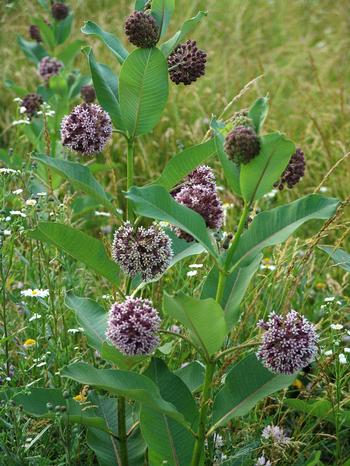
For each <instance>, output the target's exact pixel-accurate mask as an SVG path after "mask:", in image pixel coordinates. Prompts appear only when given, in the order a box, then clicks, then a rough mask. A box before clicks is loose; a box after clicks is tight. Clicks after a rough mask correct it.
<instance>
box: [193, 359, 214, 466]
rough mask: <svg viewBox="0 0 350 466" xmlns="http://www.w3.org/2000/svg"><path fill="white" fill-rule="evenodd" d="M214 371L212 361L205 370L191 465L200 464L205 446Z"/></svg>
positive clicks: (196, 465)
mask: <svg viewBox="0 0 350 466" xmlns="http://www.w3.org/2000/svg"><path fill="white" fill-rule="evenodd" d="M214 373H215V362H213V361H210V362H208V363H207V367H206V371H205V381H204V388H203V393H202V397H201V408H200V413H199V426H198V434H197V440H196V443H195V445H194V449H193V456H192V462H191V466H198V465H199V462H200V459H201V454H202V452H203V448H204V441H205V425H206V419H207V412H208V406H209V403H210V395H211V386H212V382H213V377H214Z"/></svg>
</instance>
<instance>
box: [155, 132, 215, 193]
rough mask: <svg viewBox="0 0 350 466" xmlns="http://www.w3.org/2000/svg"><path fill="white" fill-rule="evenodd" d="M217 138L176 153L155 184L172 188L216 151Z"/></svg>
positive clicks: (168, 188)
mask: <svg viewBox="0 0 350 466" xmlns="http://www.w3.org/2000/svg"><path fill="white" fill-rule="evenodd" d="M215 143H216V139H215V138H214V139H210V140H209V141H207V142H204V143H203V144H198V145H197V146H193V147H189V148H187V149H185V150H184V151H182V152H180V153H179V154H176V155H175V156H174V157H173V158H172V159H170V160H169V162H168V163H167V164H166V166H165V168H164V170H163V172H162V174H161V175H160V177H159V178H158V179H157V180H156V181H155V184H159V185H161V186H164V188H165V189H167V190H170V189H171V188H173V187H174V186H175V185H176V184H178V183H179V182H180V181H182V180H183V178H184V177H185V176H186V175H188V174H189V173H191V172H192V171H193V170H194V169H195V168H197V167H198V165H200V164H202V163H203V162H205V161H206V160H207V159H209V158H210V157H212V156H213V155H214V154H215V153H216V144H215Z"/></svg>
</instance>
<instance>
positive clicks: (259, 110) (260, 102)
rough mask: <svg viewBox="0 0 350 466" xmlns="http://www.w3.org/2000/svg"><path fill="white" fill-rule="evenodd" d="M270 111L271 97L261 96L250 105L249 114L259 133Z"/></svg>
mask: <svg viewBox="0 0 350 466" xmlns="http://www.w3.org/2000/svg"><path fill="white" fill-rule="evenodd" d="M268 112H269V99H268V97H259V99H257V100H256V101H255V102H254V103H253V105H252V106H251V107H250V109H249V112H248V116H249V117H250V118H251V119H252V120H253V123H254V128H255V131H256V132H257V134H259V133H260V131H261V128H262V126H263V124H264V121H265V120H266V117H267V114H268Z"/></svg>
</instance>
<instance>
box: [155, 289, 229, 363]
mask: <svg viewBox="0 0 350 466" xmlns="http://www.w3.org/2000/svg"><path fill="white" fill-rule="evenodd" d="M163 309H164V312H165V313H166V314H168V315H169V316H170V317H172V318H173V319H176V320H178V321H179V322H181V323H182V325H184V326H185V327H186V328H187V329H188V330H189V331H190V333H191V338H192V340H193V341H194V343H195V344H196V345H197V347H200V348H201V349H202V350H203V351H204V352H205V353H206V354H209V355H212V354H214V353H215V352H216V351H218V350H219V349H220V348H221V346H222V344H223V342H224V339H225V336H226V335H227V332H228V330H227V326H226V322H225V314H224V311H223V310H222V308H221V306H220V305H219V304H218V303H216V302H215V300H214V299H211V298H210V299H205V300H200V299H196V298H192V297H190V296H186V295H184V294H182V293H180V294H178V295H176V296H170V295H168V294H167V293H165V294H164V299H163Z"/></svg>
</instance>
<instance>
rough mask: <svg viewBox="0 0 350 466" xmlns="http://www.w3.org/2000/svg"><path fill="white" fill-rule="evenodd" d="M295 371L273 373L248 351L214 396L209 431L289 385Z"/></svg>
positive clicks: (246, 412) (247, 411) (245, 412)
mask: <svg viewBox="0 0 350 466" xmlns="http://www.w3.org/2000/svg"><path fill="white" fill-rule="evenodd" d="M294 379H295V375H276V374H273V373H272V372H269V371H268V370H267V369H265V367H264V366H263V365H262V364H261V363H260V362H259V361H258V360H257V358H256V356H255V354H250V355H249V356H247V357H246V358H245V359H243V360H242V361H240V362H239V363H238V364H236V365H235V366H234V367H233V368H232V369H231V370H230V372H229V373H228V374H227V376H226V379H225V384H224V386H223V387H222V389H221V390H220V391H219V392H218V394H217V395H216V397H215V400H214V407H213V421H214V425H213V426H212V427H211V429H210V431H212V432H213V431H214V430H215V429H216V428H217V427H219V426H223V425H226V424H227V423H228V422H229V421H230V420H231V419H233V418H234V417H238V416H244V415H245V414H248V413H249V411H250V410H251V409H252V408H253V407H254V406H255V405H256V404H257V403H258V402H259V401H261V400H263V399H264V398H265V397H267V396H269V395H271V394H272V393H274V392H277V391H279V390H281V389H282V388H286V387H288V386H289V385H290V384H291V383H292V382H293V380H294Z"/></svg>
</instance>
